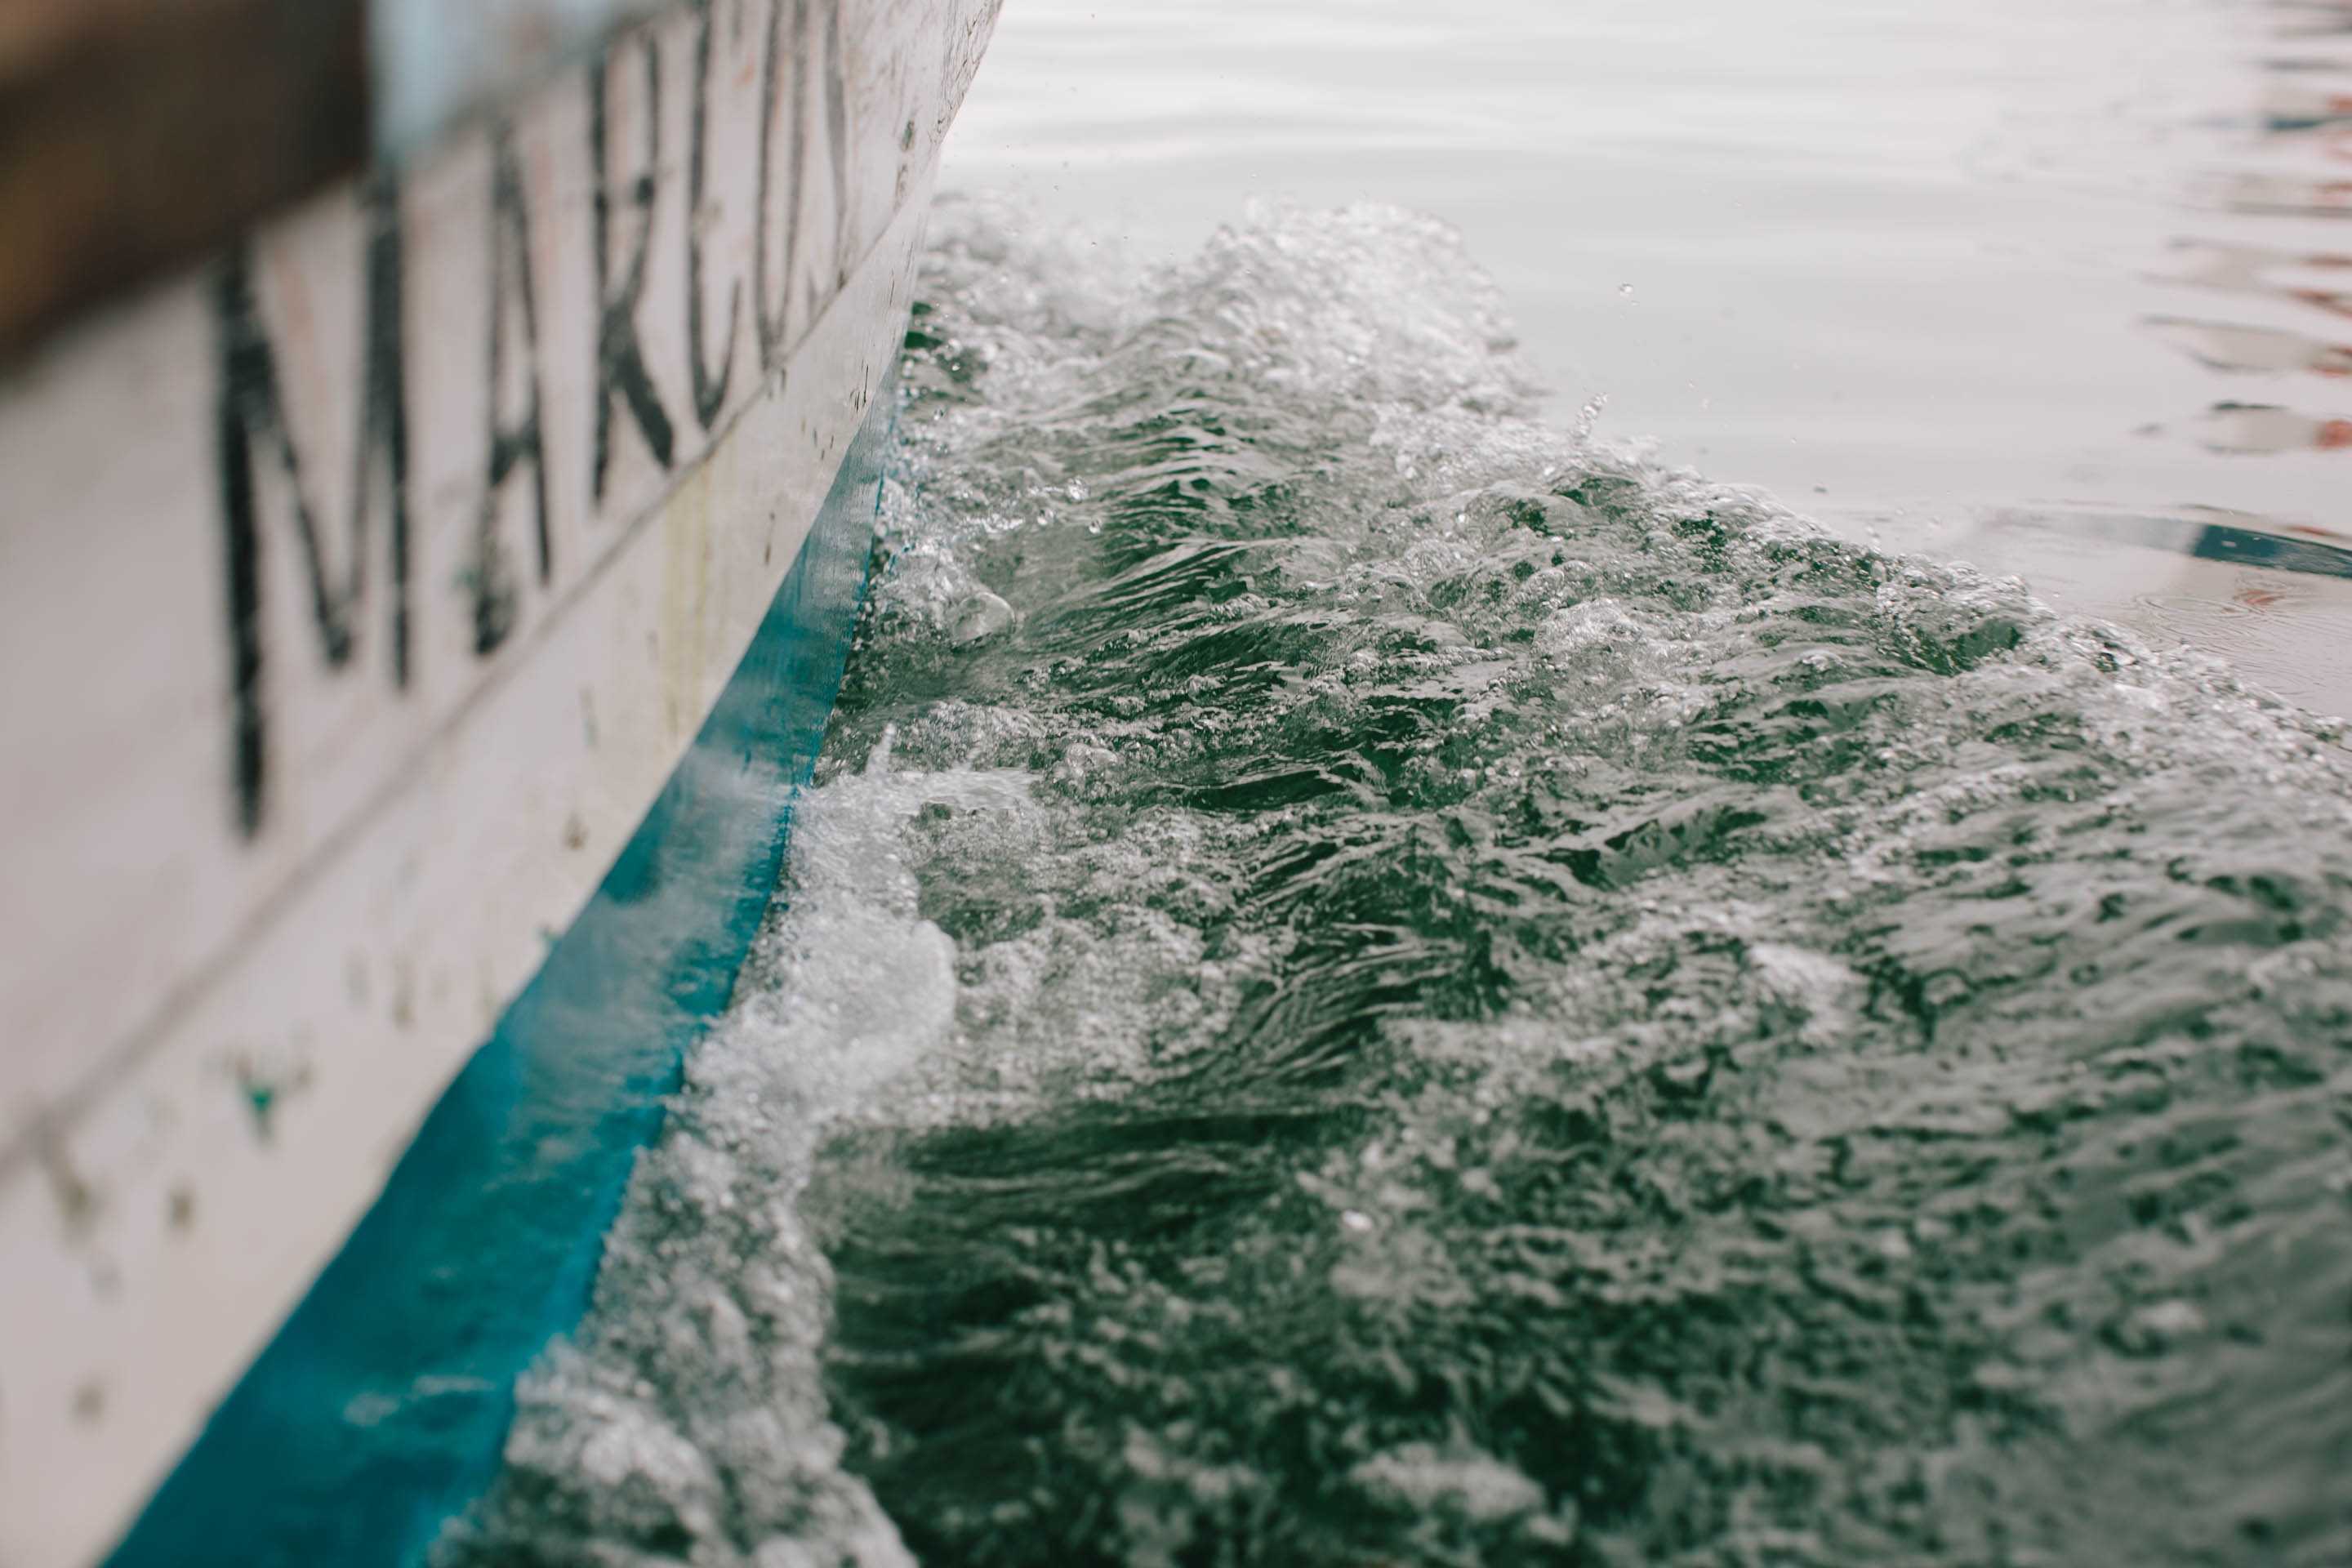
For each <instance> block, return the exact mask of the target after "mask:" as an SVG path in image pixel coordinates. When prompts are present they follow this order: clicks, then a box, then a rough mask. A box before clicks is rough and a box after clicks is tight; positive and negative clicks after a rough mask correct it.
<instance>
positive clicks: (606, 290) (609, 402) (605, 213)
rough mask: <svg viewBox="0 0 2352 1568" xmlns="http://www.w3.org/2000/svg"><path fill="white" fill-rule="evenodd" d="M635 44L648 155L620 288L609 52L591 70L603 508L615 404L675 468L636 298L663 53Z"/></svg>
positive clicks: (644, 41)
mask: <svg viewBox="0 0 2352 1568" xmlns="http://www.w3.org/2000/svg"><path fill="white" fill-rule="evenodd" d="M637 47H638V48H639V50H640V51H641V53H642V56H643V58H644V61H645V68H646V104H645V121H646V156H645V163H644V166H643V167H642V168H641V169H639V171H638V173H637V175H636V178H635V179H634V180H632V181H631V182H630V183H629V201H630V205H632V206H634V207H635V209H636V213H637V233H636V244H635V247H633V248H632V250H631V252H630V256H629V265H628V266H627V268H625V269H624V270H623V272H622V274H621V284H620V287H619V288H618V289H614V287H613V284H612V278H613V175H612V170H611V169H610V167H609V166H608V161H607V158H606V146H605V143H606V142H607V140H608V138H607V136H606V124H605V121H606V114H605V110H606V105H605V99H606V97H607V93H606V86H605V78H606V76H607V75H608V74H609V72H610V70H611V67H612V58H611V55H610V53H609V51H608V52H607V53H605V54H604V55H600V56H599V57H598V58H597V60H596V63H595V64H594V65H593V66H592V67H590V68H589V71H588V154H589V158H590V160H591V161H592V162H593V163H594V165H595V171H596V244H595V253H596V298H597V301H598V307H599V308H598V310H597V330H596V468H595V481H594V485H593V490H594V494H595V498H596V501H597V504H599V505H602V504H603V503H604V478H605V473H606V470H607V469H608V468H610V467H611V465H612V457H613V399H614V396H616V395H617V396H619V397H620V398H621V399H622V400H624V401H625V402H626V403H627V404H628V405H629V413H630V415H631V416H633V417H634V418H635V420H636V425H637V432H638V434H640V435H642V436H643V437H645V439H646V446H647V447H649V448H651V449H652V451H653V455H654V458H655V460H656V461H657V462H659V463H660V464H661V466H662V467H663V468H668V467H669V466H670V458H671V453H672V449H673V447H674V446H675V437H674V436H673V433H672V431H671V429H670V423H669V415H668V414H667V412H666V411H665V410H664V409H663V407H662V405H661V398H660V396H659V395H656V393H655V391H654V383H653V377H652V376H651V375H650V374H647V372H646V355H645V350H644V348H643V347H642V346H640V345H639V343H638V342H637V301H638V300H639V299H640V298H641V297H642V296H643V295H644V293H645V290H646V247H647V244H648V242H650V240H651V239H652V237H653V226H654V182H655V179H656V174H657V173H658V171H659V169H660V166H661V51H660V48H659V47H658V46H657V45H656V42H655V40H654V38H653V36H652V35H651V34H649V33H648V34H645V35H643V36H641V37H639V39H638V42H637Z"/></svg>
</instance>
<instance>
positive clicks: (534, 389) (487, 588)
mask: <svg viewBox="0 0 2352 1568" xmlns="http://www.w3.org/2000/svg"><path fill="white" fill-rule="evenodd" d="M490 163H491V172H490V279H489V282H490V342H489V395H488V408H489V425H490V429H489V442H488V449H489V463H488V472H487V474H486V476H485V479H484V482H483V486H482V510H481V516H480V521H479V523H478V528H477V531H476V535H475V558H474V563H473V570H472V574H471V575H472V578H473V589H474V652H475V653H476V654H478V655H480V654H487V653H489V652H491V651H492V650H493V649H495V648H496V647H498V646H499V644H500V643H502V642H504V641H506V639H507V636H508V634H509V633H510V632H511V631H513V629H514V625H515V620H516V617H517V614H518V609H519V605H518V599H519V595H518V592H517V589H516V585H515V580H514V571H513V569H512V568H511V567H510V566H509V565H508V563H507V557H506V550H505V547H504V545H503V543H502V539H503V536H504V531H503V530H502V529H501V528H500V527H499V513H500V511H501V510H502V509H503V502H504V492H505V489H506V486H507V481H508V480H509V479H512V478H513V477H514V475H515V470H517V469H518V468H521V467H522V466H523V465H524V464H526V463H528V464H529V465H530V483H531V489H530V504H531V524H532V535H533V540H534V542H535V543H536V545H537V547H538V564H539V580H540V583H541V585H544V584H546V583H547V582H548V581H549V579H550V578H551V576H552V575H553V574H554V571H555V555H554V547H553V542H552V541H551V539H550V538H549V534H548V513H547V447H546V440H545V436H544V432H543V426H542V423H541V417H540V396H539V304H538V295H537V291H536V289H534V288H533V285H532V282H531V276H530V207H529V205H527V204H526V202H525V200H524V196H523V183H522V163H521V160H520V158H519V157H518V156H517V154H516V152H515V145H514V132H513V128H512V127H511V126H509V125H505V124H500V125H498V126H496V127H495V128H494V129H493V130H492V132H491V133H490ZM515 337H519V338H520V348H521V353H520V356H513V355H510V354H509V339H510V338H515ZM509 382H515V383H519V385H518V386H517V387H516V388H515V389H514V390H515V395H513V396H510V395H509ZM510 401H512V402H520V405H521V406H520V410H519V411H518V412H517V413H515V414H514V415H513V416H508V415H507V414H506V413H505V412H503V405H506V404H508V403H509V402H510Z"/></svg>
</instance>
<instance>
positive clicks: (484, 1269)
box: [111, 388, 894, 1568]
mask: <svg viewBox="0 0 2352 1568" xmlns="http://www.w3.org/2000/svg"><path fill="white" fill-rule="evenodd" d="M893 401H894V399H893V397H892V396H891V395H890V394H889V392H888V390H887V388H886V389H885V391H884V392H883V394H881V395H877V398H876V400H875V413H874V415H873V416H872V417H871V418H869V419H868V421H867V423H866V426H865V428H864V429H862V430H861V431H860V432H859V433H858V436H857V437H856V440H855V441H854V442H853V443H852V444H851V447H850V450H849V452H848V454H847V456H846V457H845V459H844V461H843V464H842V468H841V470H840V472H839V474H838V476H837V477H836V478H835V481H834V485H833V489H832V493H831V494H830V495H829V496H828V497H827V498H826V500H825V503H824V510H823V511H822V513H821V514H820V515H819V517H818V518H817V520H816V521H815V523H814V526H813V527H812V529H811V531H810V533H809V536H808V540H807V542H806V543H805V544H804V545H803V547H802V550H801V553H800V558H799V559H798V561H797V562H795V563H794V564H793V569H792V572H791V574H790V575H788V576H787V577H786V578H785V579H784V583H783V585H782V589H781V590H780V591H779V592H778V594H777V596H776V600H775V603H774V605H772V607H771V608H770V609H769V611H768V615H767V618H766V619H765V620H764V621H763V622H762V623H761V626H760V629H759V632H758V633H757V635H756V636H755V637H754V638H753V640H752V643H751V648H750V650H749V651H748V652H747V653H746V654H745V655H744V657H743V661H742V663H741V665H740V667H739V668H737V670H736V672H735V674H734V676H733V678H732V679H730V682H729V684H728V686H727V688H726V690H725V691H724V692H723V693H722V694H721V696H720V697H719V701H718V703H717V705H716V706H715V707H714V708H713V709H712V710H711V712H710V715H709V719H708V720H707V721H705V723H704V725H703V727H702V731H701V733H700V734H699V735H698V737H697V738H696V740H695V742H694V744H693V746H692V748H691V749H690V750H689V751H688V753H687V755H686V758H685V760H684V761H683V762H681V763H680V764H679V765H678V769H677V773H675V774H674V775H673V776H672V777H671V778H670V780H669V782H668V783H667V784H666V785H665V786H664V788H663V790H662V793H661V795H660V796H659V797H658V798H657V799H656V801H655V802H654V805H653V807H652V809H651V810H650V811H649V812H648V813H647V814H646V819H645V821H644V823H643V824H642V825H640V826H639V827H638V829H637V832H636V834H635V837H633V838H631V839H630V841H629V843H628V845H627V846H626V847H625V848H624V849H623V850H622V852H621V855H620V858H619V859H618V860H617V861H616V862H615V863H614V867H613V868H612V870H611V871H610V872H609V873H608V874H607V875H606V877H605V879H604V884H603V886H602V887H601V888H599V889H598V890H597V892H596V894H595V897H594V898H593V900H591V901H590V903H589V905H588V907H587V908H586V909H585V910H583V911H582V913H581V915H580V917H579V919H577V920H576V921H573V922H572V929H571V930H570V931H567V932H565V933H564V935H563V937H562V940H560V941H559V942H557V943H556V944H555V945H554V947H553V948H551V950H550V952H549V953H548V957H547V962H546V963H545V964H544V965H543V966H542V967H541V970H540V972H539V973H538V975H537V976H536V977H535V978H534V979H533V980H532V981H531V983H530V985H529V986H528V987H527V988H526V989H525V990H524V991H523V993H522V994H521V995H520V996H519V997H517V998H516V1000H515V1002H514V1004H513V1005H511V1006H510V1007H509V1009H508V1011H507V1014H506V1016H504V1017H503V1018H502V1019H501V1020H500V1021H499V1026H498V1030H497V1033H496V1034H494V1035H493V1036H492V1037H490V1039H489V1041H488V1043H487V1044H486V1045H484V1046H483V1047H481V1049H480V1050H479V1051H478V1053H476V1055H475V1057H474V1058H473V1059H472V1061H470V1062H469V1063H468V1064H467V1067H466V1068H465V1069H464V1070H463V1071H462V1072H461V1073H460V1074H459V1075H458V1077H457V1080H456V1081H455V1082H454V1083H453V1084H452V1085H451V1086H450V1088H449V1090H448V1092H447V1093H446V1095H445V1096H444V1097H443V1099H442V1100H441V1102H440V1103H439V1104H438V1105H437V1106H436V1107H435V1109H434V1110H433V1111H432V1113H431V1115H430V1116H429V1117H427V1119H426V1120H425V1124H424V1126H423V1128H422V1129H421V1130H420V1131H418V1133H417V1135H416V1139H415V1142H414V1143H412V1144H411V1145H410V1147H409V1149H408V1152H407V1153H406V1154H405V1155H404V1157H403V1158H402V1160H401V1162H400V1163H399V1165H398V1166H397V1168H395V1169H394V1172H393V1174H392V1178H391V1180H390V1182H389V1183H388V1184H386V1185H385V1187H384V1190H383V1194H382V1195H381V1196H380V1197H379V1198H378V1199H377V1201H376V1204H375V1205H374V1207H373V1208H372V1209H371V1210H369V1212H368V1214H367V1215H366V1216H365V1217H364V1218H363V1219H362V1221H361V1223H360V1225H359V1226H358V1228H357V1229H356V1230H354V1231H353V1232H352V1237H351V1239H350V1240H349V1241H348V1242H347V1243H346V1244H345V1245H344V1247H343V1249H342V1251H341V1253H339V1254H338V1255H337V1256H336V1258H335V1259H334V1261H333V1262H332V1263H331V1264H330V1265H329V1266H328V1267H327V1268H326V1269H325V1271H324V1272H322V1273H321V1274H320V1277H319V1279H318V1280H317V1282H316V1283H315V1284H314V1285H313V1286H312V1287H311V1289H310V1293H309V1294H308V1295H307V1296H306V1297H305V1298H304V1299H303V1300H302V1302H301V1304H300V1305H299V1307H298V1308H297V1309H296V1310H295V1311H294V1313H293V1315H292V1316H291V1317H290V1318H289V1319H288V1321H287V1322H286V1324H285V1326H284V1328H283V1329H281V1330H280V1331H279V1332H278V1336H277V1338H276V1339H275V1340H274V1341H272V1342H271V1343H270V1345H269V1347H268V1349H267V1350H266V1351H265V1352H263V1353H262V1354H261V1356H260V1357H259V1358H258V1359H257V1361H256V1362H255V1363H254V1364H253V1365H252V1366H251V1367H250V1368H249V1369H248V1370H247V1373H246V1374H245V1376H244V1378H243V1379H242V1380H241V1381H240V1382H239V1383H238V1384H237V1385H236V1388H235V1389H234V1390H232V1391H231V1393H230V1394H229V1395H228V1397H227V1398H226V1400H225V1401H224V1402H223V1403H222V1405H221V1406H220V1408H219V1409H218V1410H217V1411H216V1412H215V1414H214V1415H213V1417H212V1419H211V1421H210V1422H209V1423H208V1424H207V1425H206V1426H205V1430H204V1433H203V1435H202V1436H200V1437H199V1438H198V1439H197V1441H196V1444H195V1446H194V1447H193V1448H192V1449H191V1450H190V1451H189V1452H188V1454H187V1455H186V1457H185V1458H183V1459H182V1461H181V1463H180V1465H179V1467H178V1468H177V1469H175V1470H174V1471H173V1474H172V1476H171V1477H170V1479H168V1480H166V1481H165V1483H164V1484H163V1487H162V1488H161V1489H159V1490H158V1491H157V1492H156V1494H155V1496H154V1497H153V1498H152V1500H150V1501H149V1503H148V1505H147V1508H146V1510H145V1511H144V1512H143V1513H142V1515H141V1516H140V1518H139V1519H138V1521H136V1522H135V1523H134V1524H133V1525H132V1527H131V1531H130V1533H129V1534H128V1536H126V1537H125V1539H124V1540H123V1542H121V1545H120V1546H119V1547H118V1548H117V1549H116V1550H115V1552H114V1554H113V1557H112V1559H111V1561H112V1563H115V1564H116V1565H117V1568H166V1565H168V1568H204V1565H207V1564H215V1563H217V1564H221V1565H223V1568H230V1565H234V1568H275V1565H280V1564H282V1565H285V1568H297V1565H299V1568H330V1565H332V1568H377V1565H383V1568H404V1565H406V1564H412V1563H417V1562H419V1561H421V1560H422V1559H423V1557H424V1556H425V1552H426V1551H427V1549H428V1548H429V1547H430V1546H431V1544H432V1542H433V1541H434V1539H435V1538H436V1536H437V1535H438V1533H439V1532H440V1530H441V1528H442V1526H443V1524H444V1523H445V1522H446V1521H447V1520H448V1519H449V1518H450V1517H451V1516H452V1515H454V1514H455V1513H457V1512H458V1511H459V1510H463V1509H464V1508H465V1507H467V1505H468V1504H470V1503H471V1502H472V1501H473V1500H475V1499H476V1498H478V1496H480V1495H481V1492H482V1490H483V1489H484V1488H485V1487H487V1486H488V1483H489V1481H490V1479H492V1478H493V1477H494V1476H495V1474H496V1473H497V1468H498V1463H499V1449H500V1447H501V1445H502V1443H503V1441H504V1438H505V1435H506V1431H507V1427H508V1425H509V1421H510V1420H511V1418H512V1415H513V1411H514V1382H515V1379H516V1377H517V1376H518V1375H519V1374H520V1373H522V1371H523V1370H524V1369H525V1368H526V1367H527V1366H529V1364H530V1362H531V1360H532V1359H533V1358H534V1357H535V1356H537V1355H538V1353H539V1352H540V1351H541V1349H542V1348H544V1347H545V1346H546V1344H547V1343H548V1342H549V1341H551V1339H553V1338H555V1337H556V1336H557V1335H559V1334H562V1333H564V1332H566V1331H570V1330H571V1329H572V1327H573V1326H575V1325H576V1324H577V1323H578V1321H580V1317H581V1314H582V1313H583V1311H584V1310H585V1309H586V1307H587V1303H588V1298H589V1292H590V1289H591V1287H592V1285H593V1282H594V1279H595V1272H596V1266H597V1261H598V1259H599V1258H600V1256H601V1254H602V1251H603V1244H604V1233H605V1231H606V1229H607V1228H608V1227H609V1226H611V1224H612V1221H613V1217H614V1215H615V1214H616V1213H617V1212H618V1210H619V1207H620V1203H621V1197H622V1194H623V1191H624V1189H625V1186H626V1184H627V1181H628V1176H629V1172H630V1170H631V1168H632V1165H633V1163H634V1162H635V1156H636V1153H637V1151H638V1150H639V1149H640V1148H642V1147H643V1146H644V1145H645V1143H646V1142H647V1141H648V1140H649V1139H651V1138H652V1137H653V1135H654V1134H655V1133H656V1131H658V1129H659V1127H660V1123H661V1115H662V1100H663V1097H664V1096H666V1095H667V1093H669V1091H670V1090H671V1089H673V1088H675V1087H676V1085H677V1080H678V1074H679V1068H680V1064H681V1062H682V1061H683V1059H684V1057H685V1054H686V1052H687V1050H688V1048H689V1047H691V1046H692V1045H693V1043H694V1042H695V1040H696V1039H697V1038H698V1037H699V1035H700V1034H701V1032H702V1030H703V1029H704V1028H705V1026H707V1025H708V1024H709V1022H710V1020H711V1019H712V1018H713V1017H714V1016H717V1015H718V1014H719V1012H720V1011H721V1010H722V1009H723V1008H724V1007H725V1006H726V1005H727V1003H728V999H729V996H730V993H731V991H732V988H733V985H734V981H735V975H736V973H737V971H738V970H739V969H740V966H741V964H742V962H743V959H744V955H745V953H746V952H748V950H749V948H750V945H751V939H752V937H753V936H754V935H755V934H756V932H757V931H758V930H759V927H760V923H761V919H762V918H763V916H764V915H765V913H766V910H767V908H768V904H769V900H770V897H771V894H772V892H773V890H774V889H775V887H776V882H777V878H778V876H779V874H780V872H781V871H782V864H783V856H784V844H785V835H786V832H787V829H788V827H789V825H790V822H789V818H790V812H789V801H790V798H791V793H792V790H793V787H794V786H796V785H798V784H803V783H805V782H806V781H807V779H808V776H809V773H810V770H811V768H812V767H813V766H814V763H815V758H816V748H817V743H818V742H819V740H820V739H821V737H822V735H823V732H824V722H825V720H826V717H827V716H828V715H829V714H830V713H831V711H832V709H833V701H834V697H835V693H836V692H837V691H838V690H839V689H840V685H841V676H842V668H843V665H844V663H845V660H846V658H847V656H848V647H849V637H850V631H851V628H852V626H853V624H854V623H855V621H856V616H857V610H858V606H859V604H860V602H861V600H862V599H863V597H864V594H865V584H866V555H867V551H868V547H869V543H870V541H871V537H872V527H873V519H874V511H875V504H876V499H877V482H878V480H879V478H880V473H881V464H882V459H883V455H884V447H885V445H886V442H887V433H888V424H889V416H888V410H889V409H890V407H891V406H892V404H893Z"/></svg>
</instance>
